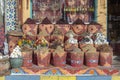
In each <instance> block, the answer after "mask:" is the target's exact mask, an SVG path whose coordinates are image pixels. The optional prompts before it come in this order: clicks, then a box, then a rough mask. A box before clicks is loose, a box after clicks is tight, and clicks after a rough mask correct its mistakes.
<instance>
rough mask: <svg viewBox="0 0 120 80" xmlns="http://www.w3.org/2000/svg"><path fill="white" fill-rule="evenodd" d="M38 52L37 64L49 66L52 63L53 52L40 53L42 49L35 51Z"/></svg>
mask: <svg viewBox="0 0 120 80" xmlns="http://www.w3.org/2000/svg"><path fill="white" fill-rule="evenodd" d="M34 53H35V54H37V64H38V66H40V67H48V66H49V65H50V58H51V53H50V52H49V53H48V54H44V53H40V51H34Z"/></svg>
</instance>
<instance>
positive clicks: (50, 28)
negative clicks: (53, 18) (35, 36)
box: [39, 24, 54, 34]
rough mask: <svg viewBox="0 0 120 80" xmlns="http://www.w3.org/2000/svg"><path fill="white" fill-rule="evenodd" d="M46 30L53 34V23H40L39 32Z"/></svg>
mask: <svg viewBox="0 0 120 80" xmlns="http://www.w3.org/2000/svg"><path fill="white" fill-rule="evenodd" d="M43 30H45V31H46V32H47V33H48V34H51V33H52V32H53V30H54V25H53V24H40V25H39V32H40V31H43Z"/></svg>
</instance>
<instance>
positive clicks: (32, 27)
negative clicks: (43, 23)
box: [22, 24, 38, 35]
mask: <svg viewBox="0 0 120 80" xmlns="http://www.w3.org/2000/svg"><path fill="white" fill-rule="evenodd" d="M37 28H38V25H37V24H23V26H22V30H23V33H24V34H25V35H29V33H30V34H32V35H37V32H38V31H37Z"/></svg>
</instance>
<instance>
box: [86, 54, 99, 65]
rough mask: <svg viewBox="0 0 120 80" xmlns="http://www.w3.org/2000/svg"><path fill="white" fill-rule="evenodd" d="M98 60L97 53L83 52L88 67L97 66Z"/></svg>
mask: <svg viewBox="0 0 120 80" xmlns="http://www.w3.org/2000/svg"><path fill="white" fill-rule="evenodd" d="M98 60H99V54H98V53H96V52H95V53H85V64H86V66H88V67H97V66H98Z"/></svg>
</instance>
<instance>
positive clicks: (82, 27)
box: [72, 24, 87, 35]
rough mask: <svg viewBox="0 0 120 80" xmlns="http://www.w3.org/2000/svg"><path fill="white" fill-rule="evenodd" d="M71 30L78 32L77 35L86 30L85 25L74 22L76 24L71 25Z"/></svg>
mask: <svg viewBox="0 0 120 80" xmlns="http://www.w3.org/2000/svg"><path fill="white" fill-rule="evenodd" d="M72 30H73V31H74V32H75V33H76V34H78V35H81V34H83V33H85V32H86V31H87V27H86V26H85V25H83V24H78V25H77V24H76V25H73V26H72Z"/></svg>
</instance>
